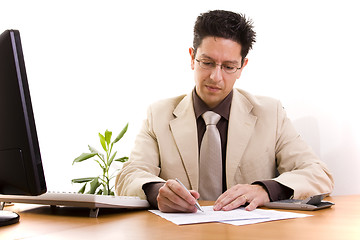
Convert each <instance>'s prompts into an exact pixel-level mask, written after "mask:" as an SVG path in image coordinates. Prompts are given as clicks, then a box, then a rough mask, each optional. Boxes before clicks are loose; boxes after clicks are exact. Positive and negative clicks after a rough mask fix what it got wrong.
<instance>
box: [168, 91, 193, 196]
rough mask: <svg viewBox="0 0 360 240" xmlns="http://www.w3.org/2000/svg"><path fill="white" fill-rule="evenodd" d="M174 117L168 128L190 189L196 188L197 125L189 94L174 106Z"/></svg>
mask: <svg viewBox="0 0 360 240" xmlns="http://www.w3.org/2000/svg"><path fill="white" fill-rule="evenodd" d="M173 114H174V115H175V117H176V118H175V119H174V120H172V121H170V129H171V132H172V134H173V136H174V139H175V142H176V145H177V147H178V150H179V153H180V156H181V159H182V161H183V165H184V168H185V171H186V174H187V176H188V179H189V182H190V187H191V189H194V190H198V182H199V181H198V175H199V174H198V173H199V160H198V156H199V153H198V140H197V126H196V120H195V113H194V107H193V102H192V97H191V94H188V95H187V96H186V97H185V98H184V99H183V100H182V101H181V102H180V103H179V104H178V106H177V107H176V108H175V110H174V112H173Z"/></svg>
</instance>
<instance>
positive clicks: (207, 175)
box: [199, 111, 222, 201]
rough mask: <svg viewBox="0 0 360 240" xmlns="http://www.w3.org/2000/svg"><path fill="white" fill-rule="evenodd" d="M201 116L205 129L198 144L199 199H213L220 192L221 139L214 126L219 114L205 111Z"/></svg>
mask: <svg viewBox="0 0 360 240" xmlns="http://www.w3.org/2000/svg"><path fill="white" fill-rule="evenodd" d="M202 118H203V119H204V121H205V124H206V131H205V133H204V137H203V139H202V142H201V146H200V168H199V172H200V173H199V193H200V199H201V200H210V201H215V200H216V199H217V198H218V197H219V196H220V195H221V194H222V156H221V139H220V133H219V130H218V129H217V127H216V124H217V123H218V122H219V120H220V118H221V116H220V115H219V114H217V113H215V112H212V111H207V112H205V113H204V114H203V115H202Z"/></svg>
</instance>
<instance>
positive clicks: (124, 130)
mask: <svg viewBox="0 0 360 240" xmlns="http://www.w3.org/2000/svg"><path fill="white" fill-rule="evenodd" d="M128 126H129V123H127V124H126V126H125V127H124V128H123V130H122V131H121V132H120V133H119V135H118V136H117V137H116V138H115V140H114V142H113V143H117V142H118V141H119V140H120V139H121V138H122V137H123V136H124V134H125V133H126V131H127V129H128Z"/></svg>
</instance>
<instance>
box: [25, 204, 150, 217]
mask: <svg viewBox="0 0 360 240" xmlns="http://www.w3.org/2000/svg"><path fill="white" fill-rule="evenodd" d="M34 206H35V207H34ZM90 211H91V209H89V208H83V207H64V206H42V205H39V206H38V207H36V205H32V208H31V209H27V210H23V211H22V214H25V213H30V214H39V215H51V216H65V217H77V218H78V217H84V218H89V212H90ZM140 211H143V209H124V208H119V209H118V208H100V209H99V217H104V216H112V215H116V214H119V213H134V212H140Z"/></svg>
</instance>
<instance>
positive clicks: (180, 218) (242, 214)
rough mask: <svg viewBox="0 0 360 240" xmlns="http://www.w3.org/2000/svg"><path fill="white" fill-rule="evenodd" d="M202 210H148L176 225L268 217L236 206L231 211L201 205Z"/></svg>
mask: <svg viewBox="0 0 360 240" xmlns="http://www.w3.org/2000/svg"><path fill="white" fill-rule="evenodd" d="M201 208H202V209H203V210H204V212H201V211H197V212H196V213H163V212H161V211H159V210H149V211H150V212H152V213H154V214H156V215H158V216H160V217H162V218H165V219H166V220H168V221H171V222H173V223H175V224H177V225H183V224H194V223H205V222H219V221H224V220H245V219H252V220H253V219H259V218H268V217H267V216H264V215H260V214H257V213H256V212H254V211H246V210H244V208H238V209H235V210H232V211H214V210H213V206H202V207H201Z"/></svg>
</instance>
